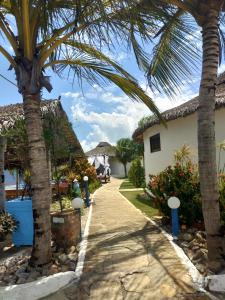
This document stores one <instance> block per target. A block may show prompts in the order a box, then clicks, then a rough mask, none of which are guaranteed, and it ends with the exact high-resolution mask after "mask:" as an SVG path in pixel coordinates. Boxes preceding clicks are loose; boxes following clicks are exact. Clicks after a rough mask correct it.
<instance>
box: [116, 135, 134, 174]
mask: <svg viewBox="0 0 225 300" xmlns="http://www.w3.org/2000/svg"><path fill="white" fill-rule="evenodd" d="M133 150H134V146H133V141H132V140H130V139H128V138H122V139H120V140H118V141H117V143H116V157H117V158H118V160H119V161H120V162H121V163H122V164H123V166H124V175H125V177H127V164H128V163H129V162H131V160H132V159H133Z"/></svg>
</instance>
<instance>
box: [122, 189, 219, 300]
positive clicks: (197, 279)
mask: <svg viewBox="0 0 225 300" xmlns="http://www.w3.org/2000/svg"><path fill="white" fill-rule="evenodd" d="M118 192H120V191H119V189H118ZM120 194H121V193H120ZM121 196H122V197H123V198H124V199H125V200H126V201H127V202H128V203H129V204H130V205H131V206H132V207H134V208H135V209H136V210H137V211H138V212H139V213H140V214H141V215H142V216H144V217H145V219H147V220H148V221H149V222H151V223H152V224H153V225H154V226H156V227H157V228H158V229H159V230H160V231H161V232H162V234H163V235H164V236H165V237H166V238H167V239H168V240H169V242H170V244H171V245H172V246H173V248H174V250H175V252H176V254H177V256H178V257H179V259H180V261H181V263H182V264H183V265H184V266H185V267H186V269H187V271H188V274H189V275H190V276H191V278H192V280H193V283H194V286H195V288H196V289H197V291H200V292H203V293H205V294H206V295H207V296H208V297H209V298H210V299H212V300H219V299H218V298H217V297H215V296H213V295H212V294H211V293H209V292H208V291H206V290H205V289H204V287H205V283H206V282H205V281H206V279H205V278H204V277H203V276H202V275H201V274H200V273H199V271H198V269H197V268H196V267H195V265H194V264H193V263H192V261H191V260H190V259H189V257H188V256H187V255H186V254H185V253H184V251H183V249H182V248H180V247H179V246H178V245H177V244H176V243H174V242H173V237H172V235H170V234H168V233H167V232H166V231H165V230H164V229H162V228H161V227H160V226H159V225H158V224H157V223H156V222H154V221H153V220H152V219H150V218H149V217H147V216H146V215H145V214H144V213H143V212H142V211H141V210H140V209H138V208H137V207H136V206H135V205H133V204H132V203H131V202H130V201H129V200H128V199H127V198H126V197H124V196H123V195H122V194H121Z"/></svg>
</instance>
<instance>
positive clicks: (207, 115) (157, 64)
mask: <svg viewBox="0 0 225 300" xmlns="http://www.w3.org/2000/svg"><path fill="white" fill-rule="evenodd" d="M142 5H143V6H144V5H146V6H148V8H150V7H153V8H154V7H155V6H157V7H158V8H159V9H161V10H164V11H165V10H168V11H170V14H171V18H170V20H169V21H168V20H167V21H166V22H164V24H163V26H162V27H161V29H160V30H159V32H158V33H157V34H156V37H157V39H158V42H157V45H156V46H155V47H154V49H153V55H152V61H151V67H150V70H149V73H148V78H149V83H150V85H154V86H156V87H158V88H159V87H161V90H163V91H164V92H166V93H167V94H168V95H169V96H171V95H173V94H174V93H175V92H176V91H177V89H179V86H180V85H181V84H182V81H183V80H184V79H187V78H188V79H189V78H190V74H191V68H192V67H195V63H196V58H197V57H196V51H195V49H194V46H193V44H192V39H193V38H194V35H192V36H190V35H189V30H191V31H192V33H193V21H195V22H196V24H197V25H198V26H199V27H200V28H201V35H202V77H201V84H200V89H199V107H198V156H199V172H200V182H201V196H202V206H203V215H204V222H205V228H206V231H207V245H208V259H209V266H210V267H211V269H214V270H216V271H218V270H219V269H220V268H221V266H222V264H224V255H225V253H224V248H223V246H222V239H223V237H222V234H221V220H220V210H219V194H218V183H217V169H216V145H215V129H214V127H215V116H214V114H215V113H214V109H215V86H216V82H217V72H218V66H219V62H221V57H222V55H223V54H222V50H224V44H223V42H224V33H223V30H224V13H223V11H224V8H225V1H224V0H192V1H190V0H160V1H154V0H153V1H152V0H148V1H143V2H142ZM197 30H198V28H196V31H197ZM159 89H160V88H159Z"/></svg>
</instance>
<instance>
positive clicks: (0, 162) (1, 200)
mask: <svg viewBox="0 0 225 300" xmlns="http://www.w3.org/2000/svg"><path fill="white" fill-rule="evenodd" d="M5 145H6V140H5V138H4V137H3V136H1V137H0V210H4V209H5V182H4V181H5V180H4V161H5V160H4V156H5Z"/></svg>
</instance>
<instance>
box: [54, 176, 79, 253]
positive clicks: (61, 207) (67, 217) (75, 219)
mask: <svg viewBox="0 0 225 300" xmlns="http://www.w3.org/2000/svg"><path fill="white" fill-rule="evenodd" d="M70 175H72V172H71V174H70ZM61 177H62V174H60V172H56V174H55V176H53V178H54V180H55V183H56V187H57V188H56V195H55V201H54V203H53V205H52V208H53V209H52V212H51V228H52V238H53V240H54V242H55V244H56V246H57V247H58V248H64V249H67V248H69V247H71V246H73V245H76V244H77V243H78V242H79V240H80V215H79V214H78V212H77V211H75V210H74V209H73V208H72V205H71V200H72V197H71V194H73V193H71V191H70V190H69V191H68V193H69V195H68V196H67V197H65V196H64V197H62V196H61V194H60V190H59V184H60V182H61ZM71 181H72V178H71ZM72 190H73V189H72ZM72 196H74V195H72ZM57 204H58V205H57Z"/></svg>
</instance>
